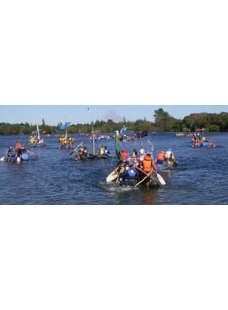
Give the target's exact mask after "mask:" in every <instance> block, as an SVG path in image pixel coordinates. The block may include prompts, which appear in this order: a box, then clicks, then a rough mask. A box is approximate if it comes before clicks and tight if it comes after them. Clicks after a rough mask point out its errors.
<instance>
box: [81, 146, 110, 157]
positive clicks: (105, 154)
mask: <svg viewBox="0 0 228 310" xmlns="http://www.w3.org/2000/svg"><path fill="white" fill-rule="evenodd" d="M76 149H77V153H76V155H75V160H83V159H87V158H88V157H89V156H91V157H93V155H92V154H89V153H88V150H87V148H86V146H84V145H83V144H80V145H79V147H77V148H76ZM110 155H111V153H110V151H109V150H108V148H107V146H101V147H100V148H99V154H98V156H102V157H109V156H110ZM94 156H97V155H96V154H94Z"/></svg>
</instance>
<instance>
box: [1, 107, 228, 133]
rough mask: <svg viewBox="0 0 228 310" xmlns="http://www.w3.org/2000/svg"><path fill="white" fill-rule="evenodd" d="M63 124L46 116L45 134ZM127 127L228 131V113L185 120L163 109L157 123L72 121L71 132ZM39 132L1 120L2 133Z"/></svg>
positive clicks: (203, 115)
mask: <svg viewBox="0 0 228 310" xmlns="http://www.w3.org/2000/svg"><path fill="white" fill-rule="evenodd" d="M61 124H62V123H59V124H58V125H57V126H50V125H46V124H45V121H44V119H42V124H41V125H39V124H38V125H39V129H40V132H41V133H43V134H61V133H63V131H61V130H60V129H59V127H60V126H61ZM122 126H126V127H127V130H128V131H133V132H137V131H144V130H147V131H154V132H194V131H195V130H196V129H204V131H206V132H225V131H228V113H225V112H222V113H220V114H216V113H193V114H190V115H188V116H185V117H184V118H183V119H176V118H175V117H173V116H171V115H169V113H167V112H166V111H164V110H163V109H162V108H160V109H158V110H155V111H154V122H150V121H147V120H146V119H138V120H136V121H135V122H132V121H126V119H123V121H122V122H114V121H113V120H111V119H109V120H107V121H102V120H97V121H95V122H91V123H88V124H80V123H79V124H72V125H71V126H70V127H69V128H68V129H67V131H68V133H69V134H90V133H91V132H92V131H94V132H102V133H111V132H115V131H116V130H120V129H121V128H122ZM34 131H36V125H32V124H29V123H28V122H26V123H19V124H10V123H0V135H18V134H31V133H32V132H34Z"/></svg>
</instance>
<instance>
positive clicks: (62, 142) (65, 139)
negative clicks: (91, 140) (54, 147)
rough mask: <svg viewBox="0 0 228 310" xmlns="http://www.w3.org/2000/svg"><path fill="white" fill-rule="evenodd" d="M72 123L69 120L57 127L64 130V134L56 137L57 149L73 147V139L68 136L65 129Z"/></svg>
mask: <svg viewBox="0 0 228 310" xmlns="http://www.w3.org/2000/svg"><path fill="white" fill-rule="evenodd" d="M71 125H72V123H71V122H66V123H65V124H64V125H61V126H60V127H59V129H61V130H65V134H64V135H62V136H59V137H58V143H59V149H72V148H74V144H75V142H76V141H75V139H74V138H72V137H70V136H68V132H67V129H68V128H69V127H70V126H71Z"/></svg>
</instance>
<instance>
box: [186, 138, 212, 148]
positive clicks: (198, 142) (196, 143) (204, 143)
mask: <svg viewBox="0 0 228 310" xmlns="http://www.w3.org/2000/svg"><path fill="white" fill-rule="evenodd" d="M191 142H192V147H193V148H201V147H203V148H216V144H215V143H214V142H213V141H212V140H211V139H209V138H207V137H201V136H200V135H198V136H197V135H194V136H193V138H192V140H191Z"/></svg>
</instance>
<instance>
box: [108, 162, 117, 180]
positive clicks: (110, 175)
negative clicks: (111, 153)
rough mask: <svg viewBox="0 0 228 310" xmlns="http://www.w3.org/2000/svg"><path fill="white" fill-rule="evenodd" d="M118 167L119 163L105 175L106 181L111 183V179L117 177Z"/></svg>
mask: <svg viewBox="0 0 228 310" xmlns="http://www.w3.org/2000/svg"><path fill="white" fill-rule="evenodd" d="M118 168H119V165H118V166H117V167H116V168H115V169H114V170H113V171H112V172H111V173H110V174H109V175H108V176H107V178H106V182H107V183H111V182H112V181H114V180H116V179H117V178H118V173H116V172H117V170H118Z"/></svg>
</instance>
